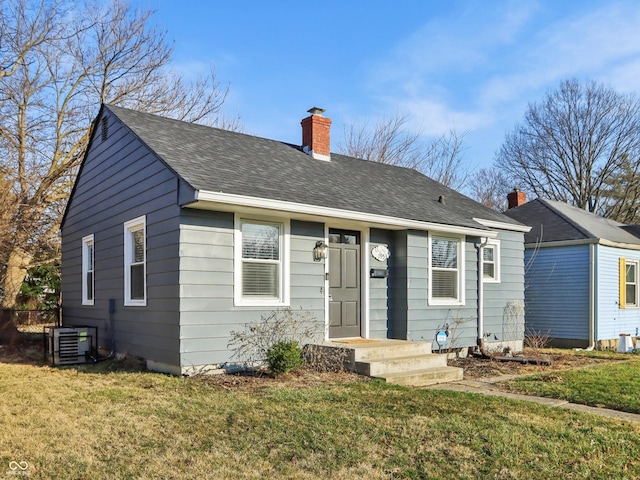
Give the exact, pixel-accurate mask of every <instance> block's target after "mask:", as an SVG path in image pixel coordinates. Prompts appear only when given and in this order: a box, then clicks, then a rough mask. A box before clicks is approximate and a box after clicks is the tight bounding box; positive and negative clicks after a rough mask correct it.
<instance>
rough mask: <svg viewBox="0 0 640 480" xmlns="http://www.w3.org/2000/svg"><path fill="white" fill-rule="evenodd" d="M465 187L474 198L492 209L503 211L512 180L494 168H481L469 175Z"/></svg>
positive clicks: (505, 207)
mask: <svg viewBox="0 0 640 480" xmlns="http://www.w3.org/2000/svg"><path fill="white" fill-rule="evenodd" d="M467 189H468V190H469V191H470V196H471V198H473V199H474V200H476V201H478V202H480V203H482V204H483V205H484V206H486V207H489V208H492V209H493V210H496V211H498V212H504V211H505V210H506V209H507V195H508V194H509V192H510V191H511V190H512V182H511V181H510V180H509V179H508V178H507V176H506V175H505V174H504V173H503V172H501V171H500V170H498V169H496V168H481V169H480V170H478V171H476V172H474V173H473V174H471V175H470V176H469V182H468V185H467Z"/></svg>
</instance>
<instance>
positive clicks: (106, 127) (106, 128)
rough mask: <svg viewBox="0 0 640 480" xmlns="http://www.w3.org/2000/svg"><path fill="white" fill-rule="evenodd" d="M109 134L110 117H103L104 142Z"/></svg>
mask: <svg viewBox="0 0 640 480" xmlns="http://www.w3.org/2000/svg"><path fill="white" fill-rule="evenodd" d="M108 136H109V117H107V116H106V115H105V116H104V117H102V141H103V142H104V141H105V140H106V139H107V137H108Z"/></svg>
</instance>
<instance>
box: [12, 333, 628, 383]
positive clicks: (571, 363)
mask: <svg viewBox="0 0 640 480" xmlns="http://www.w3.org/2000/svg"><path fill="white" fill-rule="evenodd" d="M536 355H539V356H538V357H537V358H541V359H544V360H548V361H549V363H550V365H537V364H535V363H526V364H525V363H519V362H514V361H498V360H496V359H492V358H489V359H487V358H479V357H466V358H455V359H452V360H450V361H449V365H451V366H454V367H460V368H462V369H463V370H464V378H465V379H478V378H489V377H500V376H507V375H525V374H532V373H544V372H553V371H559V370H567V369H574V368H583V367H588V366H592V365H599V364H606V363H611V362H616V361H619V360H615V359H611V358H594V357H586V356H579V355H571V354H567V353H562V352H561V353H558V354H554V353H542V354H538V353H537V352H536ZM536 355H532V354H531V352H526V351H525V354H524V356H525V357H526V358H528V359H532V358H533V359H535V358H536ZM112 361H113V362H117V361H116V360H112ZM0 362H2V363H23V364H29V365H44V364H45V362H44V357H43V342H42V335H41V334H34V333H30V334H25V335H24V337H22V338H21V339H20V341H19V342H15V343H13V344H11V345H8V344H2V345H0ZM194 378H195V379H196V380H198V381H201V382H203V383H205V384H207V385H209V386H212V387H219V388H223V389H225V390H234V389H242V390H261V389H264V388H268V387H274V386H282V387H288V388H310V387H318V386H322V385H328V384H337V383H352V382H365V381H370V380H371V379H370V378H368V377H365V376H362V375H358V374H356V373H353V372H346V371H339V372H319V371H317V370H314V369H311V368H303V369H301V370H299V371H297V372H294V373H289V374H284V375H279V376H277V377H274V376H272V375H269V374H268V373H267V372H241V373H236V374H223V375H200V376H196V377H194Z"/></svg>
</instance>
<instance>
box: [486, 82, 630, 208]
mask: <svg viewBox="0 0 640 480" xmlns="http://www.w3.org/2000/svg"><path fill="white" fill-rule="evenodd" d="M639 154H640V102H639V101H638V98H637V97H636V96H635V95H633V94H629V95H626V94H621V93H618V92H616V91H615V90H613V89H611V88H608V87H606V86H604V85H602V84H599V83H596V82H593V81H590V82H587V83H585V84H581V83H580V82H578V81H577V80H575V79H573V80H566V81H563V82H562V83H561V84H560V86H559V88H558V89H557V90H555V91H551V92H549V93H548V94H547V95H546V97H545V98H544V99H543V100H542V101H541V102H539V103H534V104H530V105H529V108H528V110H527V112H526V114H525V118H524V122H523V123H522V124H520V125H517V126H516V127H515V128H514V129H513V131H511V132H509V133H508V134H507V135H506V138H505V141H504V143H503V145H502V146H501V147H500V150H499V151H498V154H497V158H496V163H495V165H496V166H497V168H499V169H502V170H503V171H504V173H505V174H506V175H507V176H509V177H513V178H514V179H515V180H516V181H517V182H518V183H519V184H520V185H521V186H522V187H523V188H527V189H530V190H531V191H532V192H533V193H535V194H536V195H537V196H540V197H545V198H550V199H553V200H560V201H567V202H570V203H571V204H573V205H575V206H577V207H579V208H583V209H585V210H588V211H590V212H597V213H603V211H605V210H606V208H605V206H606V203H607V201H608V200H607V191H608V185H610V184H611V182H612V181H613V179H614V178H616V176H617V175H618V174H619V173H620V171H621V168H623V167H624V165H625V162H627V161H629V160H632V162H633V164H634V165H635V163H637V161H638V158H639ZM634 168H635V167H634Z"/></svg>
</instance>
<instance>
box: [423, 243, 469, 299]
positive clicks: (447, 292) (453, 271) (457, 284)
mask: <svg viewBox="0 0 640 480" xmlns="http://www.w3.org/2000/svg"><path fill="white" fill-rule="evenodd" d="M462 245H463V243H462V239H460V238H454V237H439V236H430V237H429V249H430V252H429V253H430V259H431V269H430V275H429V278H430V289H429V301H430V303H433V304H461V303H463V302H464V298H463V292H464V290H463V288H462V286H463V284H464V282H463V281H464V278H463V277H464V258H463V256H464V254H463V249H462Z"/></svg>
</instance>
